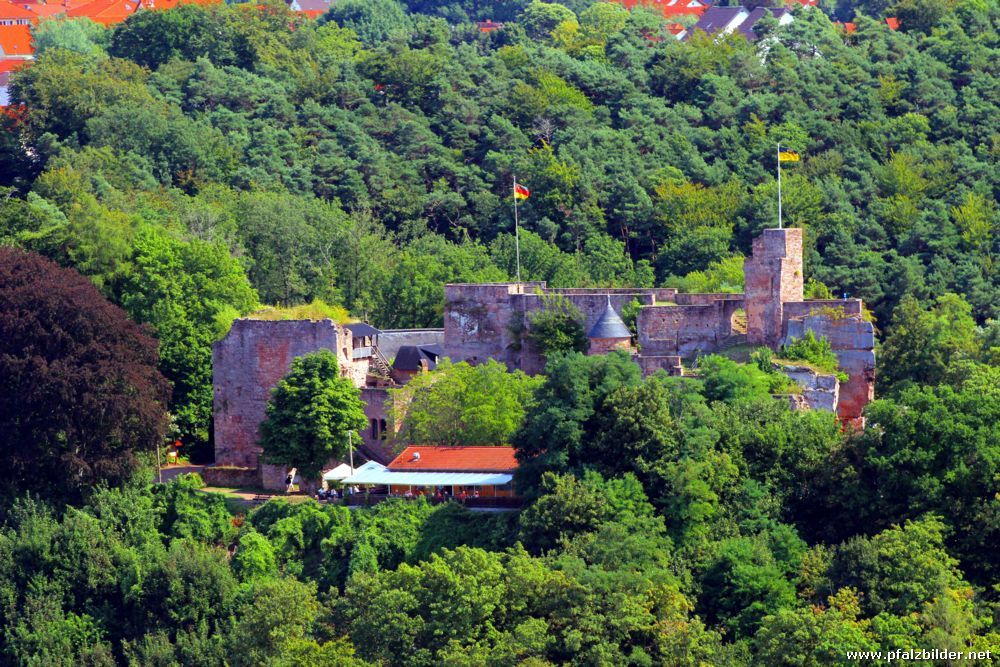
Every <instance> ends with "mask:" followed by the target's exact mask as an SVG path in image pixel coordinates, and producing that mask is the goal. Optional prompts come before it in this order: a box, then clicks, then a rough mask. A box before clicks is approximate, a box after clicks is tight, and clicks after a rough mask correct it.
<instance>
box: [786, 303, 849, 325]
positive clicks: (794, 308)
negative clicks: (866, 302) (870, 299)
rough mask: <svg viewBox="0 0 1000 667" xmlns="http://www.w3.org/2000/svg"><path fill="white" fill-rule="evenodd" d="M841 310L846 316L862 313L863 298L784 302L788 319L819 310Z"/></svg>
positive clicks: (801, 316)
mask: <svg viewBox="0 0 1000 667" xmlns="http://www.w3.org/2000/svg"><path fill="white" fill-rule="evenodd" d="M831 309H833V310H839V311H842V312H843V315H844V316H845V317H849V316H852V315H861V313H862V303H861V299H811V300H809V301H788V302H786V303H785V304H784V311H783V312H784V317H785V319H786V320H793V319H801V318H803V317H805V316H806V315H812V314H813V313H816V312H817V311H829V310H831Z"/></svg>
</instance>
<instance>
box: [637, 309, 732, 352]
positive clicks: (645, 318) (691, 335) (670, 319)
mask: <svg viewBox="0 0 1000 667" xmlns="http://www.w3.org/2000/svg"><path fill="white" fill-rule="evenodd" d="M727 296H732V295H727ZM742 308H743V301H742V299H738V298H737V299H731V298H730V299H713V300H708V302H707V304H706V305H690V306H649V307H646V308H641V309H640V310H639V314H638V316H637V318H636V328H637V329H638V332H639V335H638V342H639V353H640V355H642V356H645V355H654V356H655V355H678V356H681V357H690V356H694V355H696V354H702V353H705V352H711V351H712V350H716V349H718V348H719V345H720V344H721V343H722V341H723V340H725V339H726V338H728V337H729V336H731V335H732V334H733V328H732V318H733V315H734V314H735V313H736V311H737V310H740V309H742Z"/></svg>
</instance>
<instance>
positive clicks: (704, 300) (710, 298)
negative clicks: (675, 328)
mask: <svg viewBox="0 0 1000 667" xmlns="http://www.w3.org/2000/svg"><path fill="white" fill-rule="evenodd" d="M716 301H739V302H740V304H742V303H743V295H742V294H730V293H728V292H713V293H705V294H692V293H683V292H682V293H678V294H676V295H675V296H674V303H676V304H677V305H678V306H707V305H709V304H713V303H715V302H716ZM740 307H741V308H742V305H741V306H740Z"/></svg>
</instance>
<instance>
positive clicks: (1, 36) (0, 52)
mask: <svg viewBox="0 0 1000 667" xmlns="http://www.w3.org/2000/svg"><path fill="white" fill-rule="evenodd" d="M34 52H35V49H34V47H33V46H32V45H31V26H30V25H0V56H30V55H31V54H32V53H34Z"/></svg>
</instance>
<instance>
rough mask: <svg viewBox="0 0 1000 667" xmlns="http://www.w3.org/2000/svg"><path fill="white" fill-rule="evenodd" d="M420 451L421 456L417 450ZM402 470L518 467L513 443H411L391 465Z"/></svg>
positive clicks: (465, 470) (471, 470) (462, 469)
mask: <svg viewBox="0 0 1000 667" xmlns="http://www.w3.org/2000/svg"><path fill="white" fill-rule="evenodd" d="M418 453H419V455H420V456H419V457H417V456H415V454H418ZM388 468H389V470H392V471H396V472H403V471H407V470H422V471H435V472H507V473H509V472H513V471H514V470H516V469H517V459H516V458H514V448H513V447H436V446H433V445H427V446H425V445H411V446H409V447H407V448H406V449H404V450H403V451H402V453H401V454H400V455H399V456H397V457H396V458H395V459H393V460H392V462H391V463H390V464H389V465H388Z"/></svg>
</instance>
